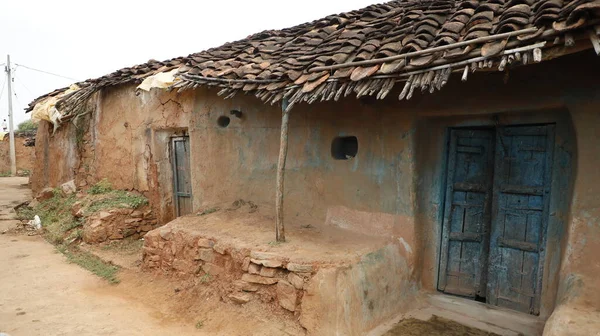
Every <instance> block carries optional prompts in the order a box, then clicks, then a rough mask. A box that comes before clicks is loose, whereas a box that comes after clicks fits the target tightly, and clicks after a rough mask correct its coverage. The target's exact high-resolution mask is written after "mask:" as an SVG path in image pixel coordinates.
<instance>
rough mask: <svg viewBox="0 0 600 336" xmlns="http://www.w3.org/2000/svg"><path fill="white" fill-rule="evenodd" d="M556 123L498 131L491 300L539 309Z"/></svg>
mask: <svg viewBox="0 0 600 336" xmlns="http://www.w3.org/2000/svg"><path fill="white" fill-rule="evenodd" d="M553 148H554V126H552V125H545V126H527V127H502V128H499V129H498V131H497V137H496V159H495V162H496V163H495V176H494V202H493V216H492V233H491V241H490V264H489V280H490V281H489V283H488V293H487V300H488V302H489V303H490V304H493V305H497V306H502V307H507V308H510V309H514V310H518V311H521V312H525V313H529V314H536V315H537V314H539V309H540V297H541V295H540V294H541V288H542V274H543V262H544V256H545V246H546V239H545V237H546V227H547V221H548V208H549V203H550V197H549V196H550V185H551V171H552V169H551V167H552V156H553Z"/></svg>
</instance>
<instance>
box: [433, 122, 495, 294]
mask: <svg viewBox="0 0 600 336" xmlns="http://www.w3.org/2000/svg"><path fill="white" fill-rule="evenodd" d="M493 168H494V130H493V129H488V130H461V129H453V130H451V131H450V143H449V150H448V168H447V181H446V198H445V211H444V222H443V228H442V244H441V253H440V256H441V259H440V272H439V281H438V289H439V290H441V291H444V292H445V293H450V294H456V295H461V296H466V297H471V298H476V297H485V292H486V276H487V268H486V263H487V255H488V238H489V224H490V220H491V219H490V217H491V193H492V177H493Z"/></svg>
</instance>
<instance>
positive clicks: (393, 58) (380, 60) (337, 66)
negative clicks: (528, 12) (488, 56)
mask: <svg viewBox="0 0 600 336" xmlns="http://www.w3.org/2000/svg"><path fill="white" fill-rule="evenodd" d="M537 31H538V28H535V27H531V28H527V29H521V30H516V31H512V32H508V33H502V34H498V35H490V36H484V37H480V38H476V39H472V40H468V41H461V42H457V43H453V44H447V45H443V46H439V47H434V48H430V49H424V50H419V51H413V52H409V53H406V54H401V55H396V56H390V57H384V58H377V59H372V60H365V61H358V62H349V63H342V64H335V65H329V66H320V67H315V68H312V69H310V70H308V72H309V73H311V72H318V71H330V70H336V69H341V68H348V67H354V66H363V65H373V64H380V63H385V62H392V61H396V60H399V59H403V58H407V57H413V56H419V55H424V54H431V53H434V52H437V51H443V50H448V49H454V48H458V47H462V46H466V45H472V44H477V43H483V42H489V41H494V40H499V39H504V38H509V37H512V36H517V35H523V34H527V33H535V32H537Z"/></svg>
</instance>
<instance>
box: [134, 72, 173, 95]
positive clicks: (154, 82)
mask: <svg viewBox="0 0 600 336" xmlns="http://www.w3.org/2000/svg"><path fill="white" fill-rule="evenodd" d="M178 71H179V69H173V70H171V71H168V72H159V73H157V74H155V75H152V76H149V77H147V78H146V79H144V81H143V82H142V84H140V85H138V87H137V89H138V90H144V91H150V90H151V89H153V88H158V89H166V88H168V87H170V86H171V85H173V84H175V83H176V82H178V81H180V79H179V78H178V77H177V72H178Z"/></svg>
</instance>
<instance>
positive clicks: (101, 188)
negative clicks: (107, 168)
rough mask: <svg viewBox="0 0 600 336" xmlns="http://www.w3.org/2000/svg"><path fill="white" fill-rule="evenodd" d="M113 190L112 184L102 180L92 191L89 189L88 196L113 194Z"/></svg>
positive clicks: (92, 187) (91, 188)
mask: <svg viewBox="0 0 600 336" xmlns="http://www.w3.org/2000/svg"><path fill="white" fill-rule="evenodd" d="M112 190H113V188H112V184H111V183H110V182H109V181H108V180H107V179H102V180H101V181H99V182H98V183H96V184H94V185H93V186H91V187H90V189H88V194H92V195H99V194H106V193H109V192H111V191H112Z"/></svg>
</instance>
